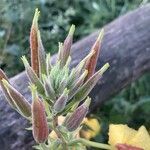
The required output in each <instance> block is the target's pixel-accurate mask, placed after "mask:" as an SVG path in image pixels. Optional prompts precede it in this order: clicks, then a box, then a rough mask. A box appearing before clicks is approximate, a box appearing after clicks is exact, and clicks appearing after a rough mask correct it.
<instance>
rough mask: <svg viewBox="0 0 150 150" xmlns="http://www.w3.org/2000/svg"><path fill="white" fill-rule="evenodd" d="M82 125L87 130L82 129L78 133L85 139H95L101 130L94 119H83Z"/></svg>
mask: <svg viewBox="0 0 150 150" xmlns="http://www.w3.org/2000/svg"><path fill="white" fill-rule="evenodd" d="M83 124H85V125H86V126H87V127H88V128H89V129H86V130H84V129H82V130H81V131H80V134H81V136H82V137H84V138H85V139H91V138H93V137H95V136H96V135H97V134H98V133H99V132H100V130H101V127H100V124H99V122H98V120H97V119H95V118H85V119H84V121H83Z"/></svg>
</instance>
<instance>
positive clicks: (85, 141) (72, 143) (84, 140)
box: [69, 138, 111, 150]
mask: <svg viewBox="0 0 150 150" xmlns="http://www.w3.org/2000/svg"><path fill="white" fill-rule="evenodd" d="M76 143H82V144H84V145H85V146H90V147H96V148H101V149H106V150H111V147H110V146H109V145H108V144H103V143H97V142H93V141H89V140H86V139H83V138H79V139H77V140H73V141H71V142H69V145H70V146H71V145H74V144H76Z"/></svg>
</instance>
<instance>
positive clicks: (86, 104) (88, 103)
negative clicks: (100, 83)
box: [84, 97, 91, 107]
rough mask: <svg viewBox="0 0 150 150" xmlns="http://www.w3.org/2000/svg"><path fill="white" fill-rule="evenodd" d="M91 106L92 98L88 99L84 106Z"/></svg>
mask: <svg viewBox="0 0 150 150" xmlns="http://www.w3.org/2000/svg"><path fill="white" fill-rule="evenodd" d="M90 104H91V98H90V97H87V99H86V100H85V102H84V105H85V106H87V107H89V106H90Z"/></svg>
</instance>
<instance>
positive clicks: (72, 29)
mask: <svg viewBox="0 0 150 150" xmlns="http://www.w3.org/2000/svg"><path fill="white" fill-rule="evenodd" d="M74 31H75V25H73V24H72V25H71V27H70V30H69V35H70V36H73V34H74Z"/></svg>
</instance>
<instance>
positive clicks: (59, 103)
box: [54, 89, 69, 112]
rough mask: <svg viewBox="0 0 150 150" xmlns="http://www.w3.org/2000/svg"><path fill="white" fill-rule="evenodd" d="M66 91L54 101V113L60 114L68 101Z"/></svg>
mask: <svg viewBox="0 0 150 150" xmlns="http://www.w3.org/2000/svg"><path fill="white" fill-rule="evenodd" d="M68 92H69V91H68V90H67V89H65V90H64V92H63V94H62V95H61V96H60V97H59V98H58V99H57V100H56V102H55V104H54V111H55V112H61V111H62V110H63V109H64V108H65V106H66V103H67V100H68Z"/></svg>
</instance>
